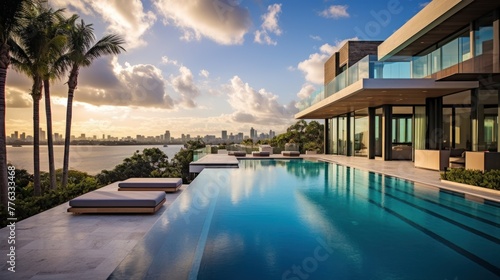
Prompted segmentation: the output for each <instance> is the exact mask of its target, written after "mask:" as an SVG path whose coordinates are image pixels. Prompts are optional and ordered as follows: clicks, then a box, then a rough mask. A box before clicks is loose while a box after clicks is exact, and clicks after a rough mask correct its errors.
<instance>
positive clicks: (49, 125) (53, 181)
mask: <svg viewBox="0 0 500 280" xmlns="http://www.w3.org/2000/svg"><path fill="white" fill-rule="evenodd" d="M43 88H44V91H45V92H44V93H45V115H46V117H47V146H48V153H49V176H50V188H51V189H55V188H56V187H57V185H56V168H55V164H54V141H53V138H52V109H51V106H50V82H49V80H48V79H46V80H44V81H43Z"/></svg>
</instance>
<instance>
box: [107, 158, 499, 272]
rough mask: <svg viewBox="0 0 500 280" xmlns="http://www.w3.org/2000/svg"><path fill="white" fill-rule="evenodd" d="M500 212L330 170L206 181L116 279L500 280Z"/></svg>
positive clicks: (288, 168)
mask: <svg viewBox="0 0 500 280" xmlns="http://www.w3.org/2000/svg"><path fill="white" fill-rule="evenodd" d="M499 277H500V205H498V204H497V203H494V202H490V201H483V200H481V199H470V198H467V199H466V198H465V197H464V195H460V194H457V193H451V192H446V191H440V190H439V189H437V188H433V187H428V186H423V185H418V184H414V183H412V182H408V181H405V180H401V179H398V178H394V177H388V176H383V175H380V174H376V173H371V172H367V171H364V170H358V169H353V168H349V167H346V166H341V165H336V164H332V163H324V162H310V161H302V160H241V161H240V168H239V169H205V170H204V171H203V172H202V173H200V174H199V175H198V177H197V178H196V179H195V180H194V181H193V182H192V183H191V185H190V186H189V187H188V188H187V189H186V190H185V191H184V192H183V193H182V194H181V195H180V196H179V197H178V198H177V199H176V201H175V202H174V203H172V205H170V207H169V208H168V209H167V211H165V212H164V213H163V215H162V216H161V217H160V219H159V220H158V222H157V223H156V224H155V225H154V226H153V227H152V229H151V230H150V231H149V232H148V233H147V234H146V236H145V237H144V239H143V240H142V241H140V242H139V243H138V244H137V246H136V247H135V248H134V249H133V250H132V252H131V253H130V254H129V255H128V256H127V257H126V258H125V259H124V260H123V261H122V263H121V264H120V265H119V266H118V267H117V268H116V269H115V271H114V272H113V274H112V275H111V276H110V277H109V279H148V278H149V279H290V280H298V279H499Z"/></svg>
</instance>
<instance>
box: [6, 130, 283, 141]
mask: <svg viewBox="0 0 500 280" xmlns="http://www.w3.org/2000/svg"><path fill="white" fill-rule="evenodd" d="M274 136H276V132H275V131H273V130H269V133H263V132H261V133H260V134H259V133H258V130H256V129H254V128H253V127H252V128H251V129H250V134H249V135H246V134H244V133H243V132H235V134H233V132H230V134H229V135H228V134H227V130H222V131H221V133H220V137H217V135H210V134H206V135H204V136H202V135H196V136H195V135H193V136H191V134H184V133H183V134H181V135H179V136H178V137H172V136H171V134H170V131H169V130H166V131H165V132H164V133H163V134H157V135H141V134H137V135H135V136H131V135H128V136H124V137H117V136H113V135H110V134H102V136H98V135H87V134H86V133H81V134H80V135H78V136H77V135H71V140H95V141H137V142H158V143H170V142H179V141H181V142H183V143H185V142H187V141H189V140H194V139H202V140H205V142H211V141H212V142H221V143H222V142H224V141H226V142H227V141H229V142H241V141H243V140H245V139H249V138H251V139H253V140H263V139H271V138H273V137H274ZM32 140H33V136H32V135H29V134H27V133H26V132H24V131H23V132H21V133H19V131H14V133H12V134H10V135H7V142H8V144H12V143H16V141H25V142H29V141H32ZM46 140H47V135H46V131H45V130H43V129H42V128H40V141H42V142H44V141H46ZM63 140H64V137H63V134H62V133H58V132H56V133H54V141H55V142H58V141H59V142H61V141H63Z"/></svg>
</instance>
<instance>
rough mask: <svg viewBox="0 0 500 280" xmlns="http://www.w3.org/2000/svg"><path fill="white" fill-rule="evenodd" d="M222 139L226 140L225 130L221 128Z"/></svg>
mask: <svg viewBox="0 0 500 280" xmlns="http://www.w3.org/2000/svg"><path fill="white" fill-rule="evenodd" d="M221 138H222V140H227V130H223V131H222V136H221Z"/></svg>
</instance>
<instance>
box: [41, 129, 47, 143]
mask: <svg viewBox="0 0 500 280" xmlns="http://www.w3.org/2000/svg"><path fill="white" fill-rule="evenodd" d="M45 140H47V137H46V136H45V131H43V129H42V128H40V141H45Z"/></svg>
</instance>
